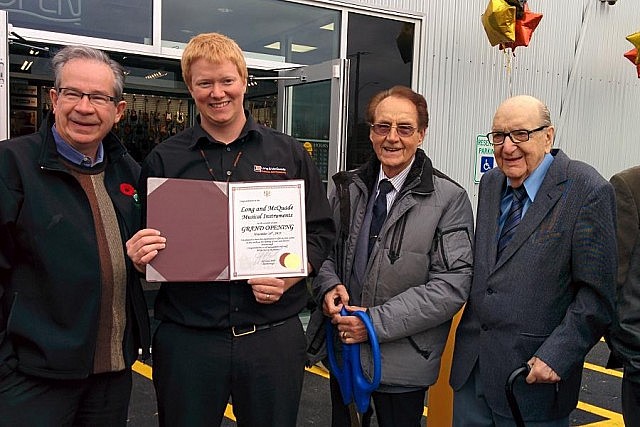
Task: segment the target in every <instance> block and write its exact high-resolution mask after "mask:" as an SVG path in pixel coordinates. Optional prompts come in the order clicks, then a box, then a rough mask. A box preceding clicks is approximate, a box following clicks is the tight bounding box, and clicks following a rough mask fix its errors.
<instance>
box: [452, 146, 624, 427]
mask: <svg viewBox="0 0 640 427" xmlns="http://www.w3.org/2000/svg"><path fill="white" fill-rule="evenodd" d="M551 154H552V155H553V156H554V161H553V163H552V164H551V167H550V168H549V170H548V172H547V174H546V176H545V178H544V180H543V182H542V185H541V187H540V190H539V191H538V193H537V196H536V199H535V201H534V202H533V203H532V204H531V206H530V207H529V209H528V210H527V212H526V214H525V216H524V217H523V218H522V221H521V223H520V225H519V226H518V229H517V231H516V233H515V235H514V237H513V240H511V242H510V243H509V245H508V246H507V248H506V249H505V250H504V253H503V254H502V257H501V258H500V260H499V261H498V262H496V246H497V239H498V217H499V215H500V199H501V195H502V193H503V190H504V188H505V185H506V178H505V176H504V174H503V173H502V171H500V170H499V169H498V168H496V169H494V170H492V171H490V172H487V173H486V174H485V175H484V176H483V178H482V180H481V182H480V192H479V200H478V212H477V224H476V225H477V226H476V238H475V255H474V277H473V284H472V287H471V295H470V297H469V300H468V302H467V305H466V307H465V311H464V314H463V317H462V320H461V322H460V325H459V326H458V330H457V334H456V344H455V351H454V358H453V365H452V371H451V379H450V382H451V386H452V387H453V388H454V390H459V389H460V388H461V387H462V386H463V385H464V383H465V382H466V381H467V379H468V378H469V374H470V373H471V372H472V369H473V367H474V365H475V364H476V362H477V363H478V369H479V373H480V378H481V382H482V384H483V386H484V391H485V394H486V396H485V397H486V399H487V402H488V404H489V406H490V407H491V409H492V410H493V411H494V412H496V413H498V414H500V415H502V416H511V412H510V410H509V407H508V404H507V400H506V397H505V392H504V385H505V382H506V380H507V378H508V376H509V374H510V373H511V371H513V370H514V369H516V368H518V367H519V366H522V365H523V364H524V363H525V362H526V361H528V360H529V359H530V358H531V357H532V356H534V355H535V356H537V357H538V358H540V359H542V360H543V361H544V362H545V363H547V364H548V365H549V366H550V367H551V368H552V369H553V370H554V371H555V372H556V373H557V374H558V375H559V376H560V377H561V379H562V381H561V382H560V383H558V384H534V385H526V384H524V381H522V382H521V383H522V384H518V385H517V387H516V389H515V393H516V396H517V399H518V402H519V404H520V408H521V410H522V413H523V417H524V419H525V420H528V421H542V420H549V419H556V418H560V417H564V416H567V415H568V414H569V413H570V412H571V410H573V409H574V408H575V406H576V404H577V400H578V394H579V391H580V381H581V373H582V364H583V362H584V357H585V355H586V354H587V353H588V352H589V350H590V349H591V347H593V345H595V343H596V342H597V341H598V340H599V339H600V337H601V336H602V334H603V332H604V331H605V329H606V328H607V327H608V325H609V324H610V322H611V318H612V314H613V302H614V280H615V273H616V241H615V203H614V194H613V189H612V187H611V185H610V184H609V183H608V182H607V181H606V180H605V179H604V178H602V176H600V175H599V174H598V172H597V171H596V170H595V169H593V168H592V167H590V166H588V165H586V164H584V163H582V162H578V161H572V160H571V159H569V158H568V157H567V156H566V155H565V154H564V153H563V152H561V151H560V150H557V149H556V150H552V153H551ZM461 409H462V410H464V408H461Z"/></svg>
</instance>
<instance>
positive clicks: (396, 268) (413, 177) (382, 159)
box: [308, 86, 473, 427]
mask: <svg viewBox="0 0 640 427" xmlns="http://www.w3.org/2000/svg"><path fill="white" fill-rule="evenodd" d="M367 119H368V121H369V123H370V126H371V130H370V132H369V139H370V140H371V144H372V147H373V151H374V153H373V155H372V156H371V159H370V160H369V161H368V162H366V163H365V164H364V165H362V166H361V167H359V168H358V169H356V170H353V171H345V172H339V173H337V174H336V175H335V176H334V177H333V181H334V183H335V190H334V191H333V192H332V193H331V194H330V197H329V200H330V202H331V206H332V208H333V213H334V219H335V222H336V224H337V227H338V239H337V241H336V242H335V244H334V248H333V253H332V255H331V256H330V257H329V259H328V260H327V261H325V262H324V264H323V265H322V268H321V269H320V272H319V273H318V276H317V277H316V278H315V280H314V281H313V292H314V295H315V297H316V299H317V301H318V304H319V306H321V307H322V309H323V312H324V315H325V316H327V317H329V318H331V321H332V322H333V323H334V325H335V327H336V329H337V330H338V331H339V334H337V336H336V337H335V340H336V345H335V346H334V347H335V348H340V347H341V346H340V345H338V344H339V343H340V342H343V343H346V344H358V343H365V345H363V346H362V354H363V355H362V364H363V366H364V369H365V371H366V372H371V370H372V364H373V362H372V361H371V357H370V354H369V352H368V348H369V346H368V343H367V341H368V340H369V336H368V334H367V330H366V328H365V327H364V323H363V322H362V321H361V320H360V318H358V317H356V316H342V315H341V314H340V312H341V309H342V308H343V307H344V308H346V310H347V311H350V312H352V311H366V313H367V314H368V315H369V316H370V317H371V321H372V324H373V327H374V329H375V332H376V335H377V337H378V340H379V342H380V353H381V359H382V370H381V372H382V379H381V382H380V387H379V388H378V389H377V390H375V391H374V392H373V394H372V400H373V404H374V405H373V406H374V407H375V413H376V418H377V422H378V425H379V426H380V427H395V426H403V427H419V426H420V425H421V423H422V414H423V412H424V403H425V395H426V392H427V389H428V388H429V386H431V385H432V384H434V383H435V382H436V380H437V378H438V373H439V369H440V360H441V356H442V353H443V350H444V346H445V343H446V341H447V337H448V335H449V329H450V326H451V320H452V318H453V316H454V315H455V314H456V313H457V312H458V310H460V308H461V307H462V305H463V304H464V302H465V301H466V299H467V295H468V292H469V288H470V286H471V273H472V259H473V255H472V247H471V242H472V239H473V211H472V208H471V202H470V201H469V197H468V196H467V193H466V192H465V190H464V189H463V188H462V187H460V186H459V185H458V184H457V183H455V182H454V181H453V180H452V179H450V178H449V177H447V176H446V175H445V174H443V173H442V172H440V171H439V170H437V169H436V168H434V166H433V165H432V163H431V160H430V159H429V157H428V156H427V155H426V153H425V152H424V151H423V150H422V149H421V148H419V146H420V145H421V144H423V140H424V137H425V135H426V133H427V126H428V124H429V115H428V112H427V102H426V100H425V98H424V97H423V96H422V95H420V94H418V93H416V92H414V91H413V90H411V89H410V88H408V87H405V86H394V87H392V88H391V89H387V90H383V91H381V92H379V93H378V94H376V95H375V96H374V97H373V98H372V99H371V100H370V101H369V104H368V106H367ZM317 313H318V314H314V315H313V318H312V321H311V325H310V326H309V329H308V335H309V338H310V340H309V341H310V343H311V345H310V351H309V352H310V353H311V354H312V353H313V350H314V349H313V348H312V347H313V344H314V342H317V340H316V339H315V338H316V336H317V334H321V336H324V335H322V334H324V328H322V327H321V326H322V324H323V322H324V319H323V317H322V316H320V314H322V313H321V312H320V311H318V312H317ZM316 331H317V333H316ZM312 355H313V354H312ZM313 356H314V357H315V358H321V357H322V354H321V353H320V352H318V354H315V355H313ZM358 363H359V362H358ZM330 389H331V401H332V423H331V425H332V426H333V427H343V426H344V427H349V426H351V425H353V423H354V422H356V420H355V419H354V418H355V414H352V413H350V411H349V409H348V408H347V407H346V406H345V405H344V404H343V401H342V398H341V396H340V392H339V390H338V385H337V381H336V380H335V378H333V377H332V378H331V381H330ZM363 419H364V420H366V419H367V417H363ZM362 425H368V422H367V421H365V422H364V423H363V424H362Z"/></svg>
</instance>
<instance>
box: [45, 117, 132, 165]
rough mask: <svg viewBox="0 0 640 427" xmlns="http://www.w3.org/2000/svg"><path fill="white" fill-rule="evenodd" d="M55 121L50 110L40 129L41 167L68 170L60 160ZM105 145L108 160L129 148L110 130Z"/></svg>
mask: <svg viewBox="0 0 640 427" xmlns="http://www.w3.org/2000/svg"><path fill="white" fill-rule="evenodd" d="M54 123H55V116H54V114H53V112H52V111H50V112H49V114H48V116H47V119H46V120H45V121H44V122H43V123H42V125H41V126H40V129H39V131H38V132H39V133H40V138H41V141H42V148H41V150H40V161H39V164H40V166H41V167H43V168H46V169H61V170H66V168H65V167H64V165H63V164H62V162H61V160H60V155H59V154H58V150H57V149H56V142H55V140H54V139H53V132H51V126H53V124H54ZM102 145H103V147H104V156H105V159H106V160H107V161H108V162H115V161H117V160H118V159H120V158H122V157H123V156H124V155H125V154H127V149H126V148H124V145H122V144H121V143H120V140H119V139H118V137H117V136H116V135H115V134H114V133H113V132H109V133H108V134H107V136H105V137H104V139H103V140H102Z"/></svg>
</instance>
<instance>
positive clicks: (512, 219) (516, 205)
mask: <svg viewBox="0 0 640 427" xmlns="http://www.w3.org/2000/svg"><path fill="white" fill-rule="evenodd" d="M526 196H527V190H526V189H525V188H524V185H521V186H520V187H518V188H511V208H510V209H509V213H508V214H507V219H506V220H505V221H504V225H503V226H502V232H500V238H499V239H498V256H497V258H496V260H498V259H500V255H502V251H504V248H506V247H507V244H508V243H509V242H510V241H511V239H512V238H513V235H514V234H515V233H516V229H517V228H518V224H520V219H521V218H522V207H523V206H524V198H525V197H526Z"/></svg>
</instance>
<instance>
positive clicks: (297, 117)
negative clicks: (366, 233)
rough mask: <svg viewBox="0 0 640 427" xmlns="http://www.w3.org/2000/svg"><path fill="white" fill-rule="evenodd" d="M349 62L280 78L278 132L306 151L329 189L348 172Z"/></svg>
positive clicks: (337, 61)
mask: <svg viewBox="0 0 640 427" xmlns="http://www.w3.org/2000/svg"><path fill="white" fill-rule="evenodd" d="M348 75H349V60H347V59H335V60H331V61H327V62H323V63H320V64H316V65H309V66H305V67H301V68H296V69H294V70H288V71H280V72H279V76H278V99H279V100H280V105H279V108H281V111H280V114H279V115H278V117H279V119H280V121H281V123H278V129H281V130H282V131H283V132H285V133H287V134H289V135H292V136H294V137H295V138H296V139H298V141H300V142H301V143H302V144H303V145H304V147H305V148H306V149H307V151H308V152H309V154H310V155H311V157H312V158H313V160H314V161H315V162H316V165H317V166H318V169H319V170H320V176H321V177H322V180H323V181H324V182H325V185H326V186H327V189H328V188H329V186H331V185H332V182H331V176H332V175H333V174H335V173H336V172H338V171H340V170H343V169H344V168H345V162H346V154H345V153H346V127H347V123H346V121H347V105H348V104H347V98H348V93H349V92H348V78H347V77H348Z"/></svg>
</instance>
